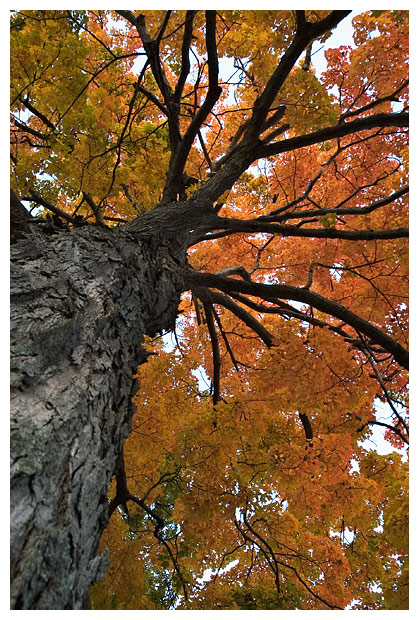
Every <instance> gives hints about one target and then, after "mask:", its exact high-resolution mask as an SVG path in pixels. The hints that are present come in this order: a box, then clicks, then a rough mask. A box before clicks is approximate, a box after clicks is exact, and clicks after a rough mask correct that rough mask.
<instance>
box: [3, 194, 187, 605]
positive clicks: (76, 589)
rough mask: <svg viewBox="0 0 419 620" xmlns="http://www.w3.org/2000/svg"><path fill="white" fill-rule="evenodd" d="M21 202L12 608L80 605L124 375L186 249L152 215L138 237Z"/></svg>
mask: <svg viewBox="0 0 419 620" xmlns="http://www.w3.org/2000/svg"><path fill="white" fill-rule="evenodd" d="M18 204H19V203H18V201H17V200H15V201H14V207H15V209H14V210H13V213H14V216H13V217H12V218H11V221H12V233H14V234H13V240H14V241H15V243H13V245H12V248H11V255H12V256H11V257H12V270H11V335H12V337H11V340H12V342H11V353H12V355H11V377H12V388H11V397H12V418H11V445H12V467H11V481H12V485H11V507H12V514H11V556H12V565H11V577H12V585H11V601H12V602H11V606H12V608H13V609H82V608H84V607H88V598H87V596H86V593H87V588H88V587H89V585H90V584H91V583H92V582H93V581H94V580H96V579H97V578H98V577H100V576H101V574H103V572H104V571H105V569H106V564H107V563H106V558H105V557H96V551H97V546H98V542H99V538H100V535H101V533H102V531H103V529H104V527H105V526H106V523H107V511H108V505H107V491H108V487H109V483H110V480H111V477H112V475H113V472H114V469H115V463H116V459H117V457H118V455H119V454H120V452H121V449H122V445H123V442H124V439H125V438H126V436H127V435H128V433H129V430H130V421H131V416H132V413H133V412H132V404H131V398H132V395H133V393H134V390H135V383H134V381H133V378H132V377H133V374H134V373H135V372H136V368H137V366H138V364H141V363H142V362H144V361H145V360H146V358H147V353H146V351H145V350H144V349H143V347H142V340H143V335H144V334H147V335H154V334H156V333H158V332H160V331H162V330H165V329H170V328H172V327H173V326H174V322H175V317H176V311H177V307H178V302H179V296H180V292H181V289H182V283H181V281H180V280H179V273H178V271H177V269H176V264H179V263H180V262H181V259H182V254H183V255H184V254H185V251H184V248H185V247H186V246H185V244H183V250H182V241H181V238H180V237H179V235H177V237H176V243H177V247H176V249H175V250H173V248H172V247H170V244H168V242H167V240H166V241H165V240H164V239H162V235H161V230H162V229H161V222H160V223H159V227H158V229H159V234H157V233H156V234H154V232H155V231H156V228H155V229H154V230H153V222H152V221H151V220H150V218H148V220H147V223H146V225H145V226H143V229H142V234H141V235H139V234H138V233H136V234H134V233H133V232H132V231H131V232H129V231H127V230H122V229H118V230H115V229H114V230H109V229H106V228H104V227H100V226H96V225H91V226H85V227H82V228H78V229H77V228H76V229H72V230H71V231H69V230H60V229H57V228H55V227H53V226H52V225H51V226H50V227H49V229H48V230H47V232H48V233H49V234H46V232H38V229H39V225H36V224H33V223H32V224H31V223H28V222H25V218H24V215H22V211H20V213H19V207H18ZM22 208H23V207H22ZM16 226H17V229H16ZM29 229H34V231H35V234H31V233H30V232H28V230H29ZM137 229H138V225H137ZM185 238H186V237H185ZM172 255H174V258H172Z"/></svg>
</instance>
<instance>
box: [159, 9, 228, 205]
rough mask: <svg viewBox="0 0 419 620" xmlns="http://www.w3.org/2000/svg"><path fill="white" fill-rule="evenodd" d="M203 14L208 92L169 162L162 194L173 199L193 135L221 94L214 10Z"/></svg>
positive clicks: (177, 190)
mask: <svg viewBox="0 0 419 620" xmlns="http://www.w3.org/2000/svg"><path fill="white" fill-rule="evenodd" d="M205 15H206V32H205V43H206V47H207V55H208V92H207V96H206V98H205V101H204V103H203V104H202V106H201V107H200V108H199V110H198V112H197V113H196V114H195V116H194V118H193V119H192V121H191V123H190V125H189V127H188V129H187V130H186V133H185V135H184V137H183V138H182V141H181V142H180V144H179V146H178V148H177V151H176V153H175V155H174V158H173V160H172V161H171V163H170V167H169V171H168V174H167V182H166V187H165V189H164V191H163V196H164V197H165V198H169V199H171V200H175V199H176V195H177V193H178V192H179V180H180V179H181V177H182V173H183V169H184V167H185V164H186V160H187V158H188V155H189V152H190V150H191V147H192V144H193V142H194V140H195V137H196V136H197V134H198V131H199V129H200V128H201V126H202V124H203V123H204V121H205V119H206V118H207V116H208V114H209V113H210V111H211V110H212V108H213V107H214V105H215V103H216V101H217V99H218V97H219V96H220V94H221V87H220V86H218V54H217V40H216V12H215V11H206V13H205Z"/></svg>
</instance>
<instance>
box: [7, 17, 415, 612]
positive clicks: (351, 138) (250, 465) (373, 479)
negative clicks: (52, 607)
mask: <svg viewBox="0 0 419 620" xmlns="http://www.w3.org/2000/svg"><path fill="white" fill-rule="evenodd" d="M208 13H211V12H208ZM297 13H301V12H297ZM329 13H330V11H306V15H305V18H306V19H307V20H308V21H311V22H313V23H315V22H320V20H323V19H325V18H326V17H327V16H328V14H329ZM138 15H139V11H134V12H133V13H131V12H129V11H120V12H119V13H118V12H112V11H87V12H85V11H17V12H13V13H12V30H11V43H12V55H11V64H12V69H11V92H12V124H11V132H12V134H11V135H12V137H11V159H12V177H11V179H12V180H11V183H12V187H13V189H14V190H15V191H16V192H17V193H18V194H19V196H20V198H22V199H26V200H27V201H28V204H29V206H30V207H32V208H33V207H37V208H38V209H39V207H42V209H41V210H40V214H39V216H38V217H39V218H43V217H44V218H45V217H47V215H46V214H47V212H48V210H49V208H50V207H51V206H55V207H56V209H55V211H52V212H53V214H54V217H56V218H57V217H58V218H59V221H61V222H62V223H63V225H66V226H70V227H72V226H76V225H79V224H80V223H86V222H96V223H99V224H100V225H103V224H107V225H108V226H120V225H123V224H124V223H125V222H128V221H130V220H133V219H134V218H136V217H138V216H141V214H143V213H144V212H147V211H150V210H152V209H153V207H154V206H155V205H156V204H157V203H159V201H161V199H162V197H166V198H167V196H169V198H170V199H171V200H179V201H185V200H187V199H189V198H190V197H192V196H193V195H194V193H195V192H198V194H199V191H200V190H201V189H202V188H203V187H204V188H205V187H206V186H205V183H206V182H207V181H208V179H210V181H211V179H212V178H214V179H215V178H216V177H217V174H218V172H219V171H222V170H223V166H227V165H228V161H229V156H230V154H231V153H232V152H233V153H235V152H238V151H235V148H236V149H237V148H238V147H239V146H240V144H241V140H243V141H244V140H245V139H246V136H247V135H248V134H247V133H246V132H247V128H248V127H249V126H250V124H249V120H250V119H252V118H253V117H252V114H254V109H255V101H259V100H261V95H262V93H264V92H265V89H266V88H267V85H269V80H270V77H271V76H272V74H273V72H274V70H275V68H276V67H277V65H278V62H279V61H280V59H281V57H283V55H285V54H286V53H287V50H288V49H289V47H290V45H291V44H292V41H293V38H294V37H295V33H296V29H297V25H298V19H301V16H300V18H298V16H295V14H294V12H293V11H268V10H264V11H250V10H249V11H217V12H216V16H215V17H214V18H211V19H216V23H215V30H214V33H215V35H214V36H215V40H216V53H217V56H216V60H215V61H214V56H213V55H214V50H213V49H212V48H211V46H210V39H209V37H207V38H206V33H207V31H208V30H209V26H208V24H209V22H208V21H207V20H208V19H210V18H209V17H208V16H206V13H205V12H204V11H188V12H185V11H160V10H159V11H146V12H145V13H144V19H143V22H142V23H143V26H144V29H145V30H144V31H145V32H147V33H149V37H150V41H151V42H152V43H153V42H154V43H153V45H154V48H153V45H152V44H151V43H150V41H147V39H146V38H145V39H143V40H141V37H140V35H139V33H141V27H140V26H139V29H137V28H136V27H135V24H134V21H135V19H136V17H135V16H138ZM132 17H133V18H134V19H132ZM351 19H352V17H351V16H350V17H347V18H346V20H347V21H350V20H351ZM138 24H140V19H139V20H138ZM296 24H297V25H296ZM352 24H353V38H354V47H353V48H350V47H346V46H342V47H340V48H338V49H329V50H327V51H326V59H327V69H326V70H325V72H324V73H323V74H322V75H321V76H319V75H317V74H316V72H315V65H314V64H313V62H314V61H315V56H314V51H315V49H317V48H318V47H320V46H321V44H322V43H323V42H325V41H326V40H327V38H328V36H329V35H330V30H328V31H327V32H325V33H322V34H321V35H320V36H319V37H318V38H317V39H316V40H315V41H314V43H312V44H311V43H310V45H308V46H306V47H305V50H304V53H303V54H302V55H300V57H299V60H298V62H296V63H294V64H292V66H290V67H289V70H288V72H287V76H286V79H285V80H284V81H283V84H282V86H281V87H280V88H279V91H278V93H277V94H276V95H275V97H274V100H273V102H272V104H271V105H270V106H269V116H267V120H266V121H265V124H264V125H261V126H260V131H259V137H258V139H257V149H259V151H258V153H260V155H258V156H257V158H255V161H254V162H253V163H251V165H248V166H246V168H247V169H246V170H245V171H244V172H242V173H241V174H240V175H239V177H238V179H237V181H236V182H235V183H234V184H231V186H230V187H229V188H227V189H226V191H224V189H223V193H222V194H221V195H220V196H219V198H218V199H217V201H216V216H217V218H219V219H218V220H217V223H216V224H217V225H214V227H213V228H212V229H211V230H209V229H207V230H204V231H199V230H194V232H193V233H191V243H190V247H189V250H188V262H189V265H190V267H192V268H193V269H194V270H195V271H199V272H205V273H206V274H209V275H208V277H207V280H205V281H204V280H202V283H199V282H198V280H197V279H194V277H195V276H193V275H191V276H190V281H189V284H190V286H189V287H185V288H187V290H185V292H184V294H183V296H182V299H181V302H180V306H179V317H178V322H177V326H176V332H175V333H174V334H171V335H169V334H167V335H160V336H159V337H156V338H154V339H149V341H148V342H147V349H148V350H149V352H150V357H149V359H148V361H147V363H146V364H145V365H142V366H140V367H139V369H138V378H139V390H138V392H137V394H136V396H135V404H136V406H137V411H136V414H135V416H134V418H133V422H132V432H131V435H130V437H129V438H128V440H127V442H126V444H125V449H124V458H123V460H122V459H121V462H120V469H119V474H118V475H117V476H116V477H115V479H114V481H113V483H112V486H111V489H110V491H109V502H110V512H111V519H110V523H109V526H108V529H107V530H106V532H105V534H104V536H103V538H102V546H103V547H105V546H107V547H108V548H109V558H110V567H109V570H108V572H107V574H106V575H105V578H104V580H103V581H102V582H99V583H97V584H96V585H94V586H93V588H92V589H91V597H92V602H93V608H94V609H170V608H176V609H180V610H186V609H215V610H240V609H324V610H326V609H343V608H345V607H347V606H349V605H350V606H351V608H352V609H406V608H407V607H408V592H407V590H408V585H407V583H408V559H407V557H408V556H407V554H408V523H407V519H408V497H407V492H408V489H407V444H408V423H407V398H408V379H407V369H406V367H407V363H406V360H407V357H405V356H404V354H403V351H405V349H406V348H407V337H408V332H407V319H408V315H407V306H408V281H407V277H408V250H407V239H406V237H407V225H408V215H407V195H408V187H407V176H408V143H407V129H406V127H405V126H404V125H403V123H402V122H401V121H400V122H399V121H394V123H393V121H391V122H390V120H388V119H390V118H392V117H396V116H398V117H399V118H404V117H403V114H406V110H407V105H408V104H407V95H408V64H407V57H408V49H407V45H408V14H407V12H406V11H367V12H365V13H363V14H359V15H356V16H355V17H353V21H352ZM189 29H190V30H189ZM337 29H339V25H337ZM156 41H158V46H157V49H158V52H159V58H160V60H161V64H160V65H159V66H160V69H161V70H162V72H163V73H162V74H161V75H160V80H161V83H160V82H159V79H158V70H159V69H158V67H157V68H156V65H155V58H154V57H153V49H154V50H155V49H156V47H155V42H156ZM211 54H212V55H211ZM310 54H311V56H310ZM187 59H188V63H189V69H188V71H186V67H187ZM153 63H154V64H153ZM214 63H215V64H214ZM215 65H217V67H218V75H217V77H216V78H214V73H213V71H214V66H215ZM214 79H216V80H218V84H219V87H220V88H221V91H220V92H218V91H217V92H218V94H217V93H216V94H215V95H214V99H215V100H214V101H212V100H211V101H210V102H208V99H209V98H210V97H209V96H208V93H210V92H212V90H211V88H212V87H211V81H212V80H214ZM165 81H166V82H167V83H168V85H169V87H168V88H170V91H169V90H167V91H166V92H171V93H172V95H173V101H177V102H178V103H177V105H178V110H179V113H178V117H177V121H178V127H177V129H176V122H175V121H174V120H173V119H172V121H170V110H171V109H172V108H170V106H169V105H168V103H167V101H166V100H165V98H164V97H163V94H164V88H165V86H164V84H165ZM214 92H215V91H214ZM258 98H259V99H258ZM206 105H208V106H209V113H208V114H207V116H205V117H204V116H203V119H202V123H201V124H200V126H199V127H198V131H197V132H196V133H195V134H194V135H193V136H192V145H191V147H190V150H189V151H188V153H187V158H186V162H185V166H184V167H183V168H182V166H181V171H182V180H181V181H179V179H177V180H176V179H175V181H174V182H173V183H172V185H170V183H171V181H170V175H169V176H168V177H166V173H167V171H168V170H172V168H171V166H175V164H176V165H179V166H180V164H179V162H175V163H173V162H174V157H173V153H174V150H175V147H176V148H178V149H179V150H178V152H180V147H179V145H180V144H182V143H183V144H184V143H185V141H187V136H188V131H189V128H190V127H191V125H192V123H193V122H194V119H196V118H197V116H198V114H199V111H200V110H202V109H204V107H205V106H206ZM168 116H169V120H168ZM368 119H369V120H371V119H373V120H374V122H373V121H372V120H371V124H370V125H367V124H366V123H367V121H368ZM375 119H377V120H375ZM381 119H384V120H382V122H381ZM358 121H359V122H360V124H356V123H357V122H358ZM197 122H198V121H197ZM350 123H355V124H354V125H353V129H352V130H351V131H349V130H348V131H347V132H346V133H345V131H346V129H345V128H347V127H348V126H349V124H350ZM362 123H364V124H362ZM392 123H393V124H392ZM342 127H343V128H344V131H341V130H342ZM329 128H332V131H329ZM176 131H178V133H179V136H181V137H182V139H181V138H179V136H177V135H176ZM328 131H329V133H328ZM317 132H323V133H321V134H320V133H319V134H318V133H317ZM243 136H245V138H243ZM306 136H309V137H310V136H315V137H314V138H313V139H312V140H311V139H309V140H307V141H306V142H304V141H302V140H301V137H303V138H304V137H306ZM316 136H318V137H316ZM255 144H256V143H255ZM281 144H282V147H279V146H278V145H281ZM284 145H285V146H284ZM255 148H256V147H255ZM179 161H180V160H179ZM167 179H168V180H167ZM167 188H169V190H168V189H167ZM173 188H174V189H173ZM48 217H49V216H48ZM194 273H195V272H194ZM213 276H214V278H213V279H211V278H212V277H213ZM226 282H227V283H226ZM231 282H233V285H231ZM282 285H287V286H288V287H289V289H286V290H285V289H281V288H280V287H281V286H282ZM231 286H233V288H231ZM268 286H271V287H272V288H271V289H269V290H270V291H271V292H269V291H268ZM275 286H276V287H277V288H275ZM229 287H230V288H229ZM258 287H259V288H258ZM264 287H265V288H264ZM298 291H299V292H298ZM322 300H327V303H329V305H326V303H325V302H324V301H322ZM340 308H343V309H344V311H345V312H346V311H349V314H345V313H344V312H343V311H341V310H340ZM353 317H355V318H353ZM359 318H360V321H359V320H358V319H359ZM374 330H375V331H374ZM383 446H384V448H385V449H383ZM121 493H122V495H121ZM121 497H123V498H124V501H120V499H121ZM115 498H116V500H115Z"/></svg>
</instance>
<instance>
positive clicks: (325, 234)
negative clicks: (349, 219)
mask: <svg viewBox="0 0 419 620" xmlns="http://www.w3.org/2000/svg"><path fill="white" fill-rule="evenodd" d="M209 222H210V223H209V224H208V225H209V226H210V224H212V225H211V230H214V229H224V230H228V231H230V233H231V234H233V233H238V232H242V233H243V232H248V233H260V232H265V233H276V234H279V235H282V236H283V237H309V238H316V239H345V240H347V241H372V240H375V239H401V238H406V237H408V236H409V229H408V228H394V229H392V228H389V229H384V230H341V229H338V228H301V227H297V226H283V225H281V224H274V223H270V222H264V221H260V220H258V219H255V220H239V219H234V218H227V217H218V216H216V215H214V216H213V217H212V218H211V219H210V220H209Z"/></svg>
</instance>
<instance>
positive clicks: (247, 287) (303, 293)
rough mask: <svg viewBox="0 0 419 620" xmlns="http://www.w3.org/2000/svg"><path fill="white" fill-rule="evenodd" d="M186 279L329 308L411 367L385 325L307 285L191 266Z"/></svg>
mask: <svg viewBox="0 0 419 620" xmlns="http://www.w3.org/2000/svg"><path fill="white" fill-rule="evenodd" d="M185 279H186V281H187V283H188V285H189V286H191V287H192V288H196V287H203V286H205V287H209V288H217V289H219V290H221V291H224V292H225V293H230V292H238V293H244V294H247V295H253V296H255V297H260V298H262V299H266V300H268V301H270V300H272V298H279V299H292V300H294V301H299V302H301V303H305V304H308V305H310V306H313V307H314V308H317V310H320V312H325V313H326V314H329V315H331V316H333V317H335V318H337V319H339V320H341V321H344V322H345V323H347V324H348V325H350V326H351V327H353V328H354V329H355V330H357V331H359V332H361V333H362V334H364V335H365V336H367V337H368V338H370V339H371V340H372V341H373V342H375V343H376V344H379V345H380V346H381V347H382V348H383V349H384V350H385V351H388V352H389V353H391V354H392V355H393V357H394V359H395V360H396V361H397V362H398V363H399V364H400V365H401V366H403V367H404V368H408V367H409V353H408V351H407V350H406V349H405V348H404V347H402V346H401V345H400V344H399V343H398V342H396V341H395V340H393V338H391V337H390V336H388V335H387V334H386V333H384V332H383V331H382V330H381V329H379V328H378V327H376V326H375V325H373V324H372V323H370V322H369V321H366V320H365V319H363V318H362V317H360V316H358V315H356V314H354V313H353V312H351V311H350V310H348V309H347V308H345V307H344V306H342V305H341V304H340V303H338V302H337V301H332V300H330V299H327V298H326V297H322V296H321V295H319V294H317V293H314V292H313V291H310V290H309V289H307V288H298V287H295V286H289V285H288V284H259V283H256V282H246V281H244V280H236V279H233V278H225V277H223V276H219V275H215V274H211V273H202V272H199V271H195V270H193V269H189V270H188V272H187V274H186V278H185Z"/></svg>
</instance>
